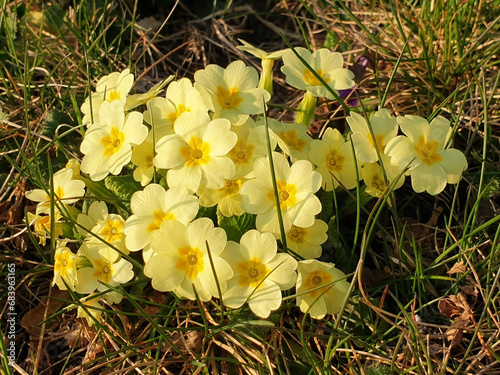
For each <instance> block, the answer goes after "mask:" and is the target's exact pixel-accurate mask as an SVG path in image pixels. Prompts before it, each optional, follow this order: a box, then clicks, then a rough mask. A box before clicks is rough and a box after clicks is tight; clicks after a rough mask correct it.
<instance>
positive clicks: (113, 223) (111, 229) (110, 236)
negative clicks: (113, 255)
mask: <svg viewBox="0 0 500 375" xmlns="http://www.w3.org/2000/svg"><path fill="white" fill-rule="evenodd" d="M122 230H123V222H122V221H119V220H108V221H106V222H105V223H104V227H103V228H102V229H101V231H100V233H99V234H100V235H102V236H103V237H104V240H106V242H111V243H112V242H115V241H120V240H122V239H123V237H124V236H125V235H124V233H123V232H122Z"/></svg>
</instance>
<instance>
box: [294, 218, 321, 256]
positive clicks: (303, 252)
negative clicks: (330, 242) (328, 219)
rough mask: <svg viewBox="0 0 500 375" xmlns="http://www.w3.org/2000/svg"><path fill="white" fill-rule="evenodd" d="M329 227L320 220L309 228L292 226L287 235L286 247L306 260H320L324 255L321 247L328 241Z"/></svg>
mask: <svg viewBox="0 0 500 375" xmlns="http://www.w3.org/2000/svg"><path fill="white" fill-rule="evenodd" d="M327 231H328V225H327V224H326V223H325V222H324V221H321V220H319V219H316V220H314V224H313V225H311V226H310V227H307V228H301V227H297V226H295V225H292V229H290V231H289V232H288V233H287V234H286V245H287V246H288V248H289V249H290V250H292V251H293V252H295V253H297V254H299V255H300V256H301V257H303V258H304V259H312V258H319V257H320V256H321V253H322V249H321V245H322V244H323V243H325V242H326V240H327V239H328V234H327V233H326V232H327Z"/></svg>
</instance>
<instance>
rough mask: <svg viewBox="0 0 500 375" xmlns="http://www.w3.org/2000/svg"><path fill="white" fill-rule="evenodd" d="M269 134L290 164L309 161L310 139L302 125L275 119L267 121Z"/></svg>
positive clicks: (304, 126) (306, 129)
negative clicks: (289, 159) (288, 157)
mask: <svg viewBox="0 0 500 375" xmlns="http://www.w3.org/2000/svg"><path fill="white" fill-rule="evenodd" d="M267 121H268V123H269V128H270V129H271V130H272V133H271V134H270V135H271V137H273V138H274V139H275V140H276V142H278V146H279V148H280V149H281V151H283V152H284V153H285V154H286V155H288V156H290V157H291V159H292V162H294V161H296V160H309V151H310V149H311V141H312V138H311V137H310V136H309V134H308V133H307V131H308V127H307V126H306V125H304V124H299V123H296V122H293V123H284V122H281V121H277V120H275V119H268V120H267Z"/></svg>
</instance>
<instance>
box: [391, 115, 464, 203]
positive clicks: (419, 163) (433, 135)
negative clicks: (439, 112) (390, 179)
mask: <svg viewBox="0 0 500 375" xmlns="http://www.w3.org/2000/svg"><path fill="white" fill-rule="evenodd" d="M397 120H398V123H399V126H400V127H401V130H402V131H403V133H405V134H406V136H398V137H396V138H394V139H392V140H391V141H390V142H389V143H388V144H387V146H386V149H385V152H386V154H387V155H388V156H390V157H391V163H392V164H393V165H396V166H398V167H400V168H405V167H406V166H408V165H409V166H410V170H409V172H410V175H411V184H412V186H413V190H415V192H417V193H421V192H423V191H427V192H428V193H429V194H431V195H436V194H439V193H440V192H441V191H443V189H444V188H445V186H446V184H447V183H449V184H456V183H458V182H459V181H460V177H461V176H462V172H463V171H464V170H465V169H467V159H466V158H465V156H464V154H463V153H462V152H460V151H459V150H456V149H453V148H448V149H445V148H444V146H445V143H446V141H447V140H448V138H449V137H450V135H451V131H452V128H451V126H450V122H449V121H448V120H446V119H445V118H444V117H441V116H438V117H436V118H435V119H434V120H432V121H431V123H430V124H429V122H428V121H427V120H426V119H424V118H422V117H419V116H410V115H407V116H404V117H401V116H400V117H398V119H397Z"/></svg>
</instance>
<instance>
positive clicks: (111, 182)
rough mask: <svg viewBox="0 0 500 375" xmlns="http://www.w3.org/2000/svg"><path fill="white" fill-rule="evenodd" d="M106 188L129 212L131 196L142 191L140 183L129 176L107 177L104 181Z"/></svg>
mask: <svg viewBox="0 0 500 375" xmlns="http://www.w3.org/2000/svg"><path fill="white" fill-rule="evenodd" d="M104 184H105V185H106V187H107V188H108V189H109V190H111V191H112V192H113V193H115V195H116V196H117V197H118V199H120V200H121V201H122V204H123V205H124V206H125V207H127V209H128V210H129V211H130V199H131V198H132V195H133V194H134V193H135V192H136V191H139V190H142V186H141V184H140V183H138V182H137V181H135V180H134V177H133V176H132V175H131V174H129V175H127V176H108V177H106V180H104Z"/></svg>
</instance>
